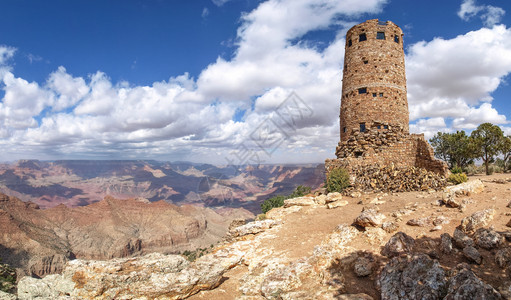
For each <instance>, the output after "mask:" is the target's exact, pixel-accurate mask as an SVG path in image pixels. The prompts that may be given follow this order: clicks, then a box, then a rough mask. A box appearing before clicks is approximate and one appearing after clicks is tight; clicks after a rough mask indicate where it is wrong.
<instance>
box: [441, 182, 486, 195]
mask: <svg viewBox="0 0 511 300" xmlns="http://www.w3.org/2000/svg"><path fill="white" fill-rule="evenodd" d="M483 190H484V184H483V182H482V181H481V180H479V179H476V180H470V181H467V182H464V183H461V184H458V185H453V186H448V187H446V188H445V189H444V194H445V193H449V194H452V195H454V196H459V195H467V196H468V195H470V194H478V193H480V192H482V191H483Z"/></svg>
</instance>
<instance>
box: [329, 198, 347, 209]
mask: <svg viewBox="0 0 511 300" xmlns="http://www.w3.org/2000/svg"><path fill="white" fill-rule="evenodd" d="M346 205H348V201H346V200H337V201H335V202H330V203H328V204H327V205H326V207H327V208H328V209H333V208H337V207H343V206H346Z"/></svg>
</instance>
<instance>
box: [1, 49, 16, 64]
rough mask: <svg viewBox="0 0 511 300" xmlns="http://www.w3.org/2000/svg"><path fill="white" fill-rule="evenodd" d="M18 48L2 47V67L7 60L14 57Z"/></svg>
mask: <svg viewBox="0 0 511 300" xmlns="http://www.w3.org/2000/svg"><path fill="white" fill-rule="evenodd" d="M15 52H16V48H14V47H9V46H4V45H0V66H1V65H3V64H5V63H6V62H7V60H9V59H10V58H12V57H13V56H14V53H15Z"/></svg>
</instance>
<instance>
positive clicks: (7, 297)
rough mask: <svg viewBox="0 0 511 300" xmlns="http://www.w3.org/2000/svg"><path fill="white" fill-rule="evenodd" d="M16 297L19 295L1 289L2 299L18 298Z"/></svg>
mask: <svg viewBox="0 0 511 300" xmlns="http://www.w3.org/2000/svg"><path fill="white" fill-rule="evenodd" d="M16 299H18V297H16V295H13V294H9V293H6V292H2V291H1V290H0V300H16Z"/></svg>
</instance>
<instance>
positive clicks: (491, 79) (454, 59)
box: [406, 25, 511, 120]
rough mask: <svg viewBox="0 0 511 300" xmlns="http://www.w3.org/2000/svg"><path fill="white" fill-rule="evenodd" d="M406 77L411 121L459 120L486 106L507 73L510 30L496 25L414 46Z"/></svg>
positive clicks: (510, 68)
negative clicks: (429, 118) (483, 103)
mask: <svg viewBox="0 0 511 300" xmlns="http://www.w3.org/2000/svg"><path fill="white" fill-rule="evenodd" d="M406 72H407V78H408V82H407V85H408V94H409V95H408V101H409V105H410V118H411V120H414V119H419V118H425V117H462V116H464V115H466V114H467V113H469V112H470V107H472V106H474V105H479V104H480V103H481V102H491V101H492V99H493V98H492V96H491V93H492V92H494V91H495V90H496V89H497V88H498V87H499V86H500V85H501V84H502V82H503V81H504V78H505V76H506V75H507V74H509V72H511V30H510V29H507V28H506V27H505V26H504V25H499V26H495V27H493V28H491V29H489V28H482V29H480V30H477V31H472V32H468V33H467V34H465V35H460V36H457V37H455V38H453V39H450V40H444V39H442V38H435V39H434V40H432V41H431V42H425V41H422V42H418V43H416V44H414V45H411V46H410V47H409V48H408V54H407V56H406Z"/></svg>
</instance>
